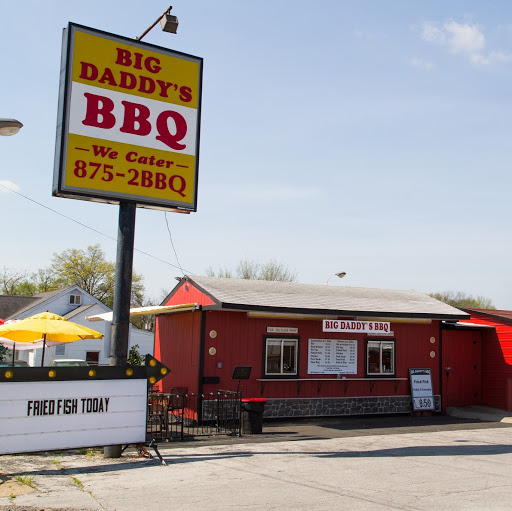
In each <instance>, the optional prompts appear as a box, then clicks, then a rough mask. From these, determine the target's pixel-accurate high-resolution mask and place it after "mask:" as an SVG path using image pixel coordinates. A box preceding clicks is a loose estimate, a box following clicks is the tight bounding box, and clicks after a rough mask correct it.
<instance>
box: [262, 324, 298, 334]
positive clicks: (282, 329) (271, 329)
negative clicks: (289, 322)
mask: <svg viewBox="0 0 512 511" xmlns="http://www.w3.org/2000/svg"><path fill="white" fill-rule="evenodd" d="M298 333H299V329H298V328H293V327H287V326H268V327H267V334H298Z"/></svg>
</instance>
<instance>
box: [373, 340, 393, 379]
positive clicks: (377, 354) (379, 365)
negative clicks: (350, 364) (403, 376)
mask: <svg viewBox="0 0 512 511" xmlns="http://www.w3.org/2000/svg"><path fill="white" fill-rule="evenodd" d="M366 374H367V375H368V376H391V375H394V374H395V341H390V340H382V341H378V340H373V339H372V340H371V341H367V342H366Z"/></svg>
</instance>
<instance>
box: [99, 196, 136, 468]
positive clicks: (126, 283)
mask: <svg viewBox="0 0 512 511" xmlns="http://www.w3.org/2000/svg"><path fill="white" fill-rule="evenodd" d="M135 211H136V206H135V203H133V202H120V203H119V230H118V235H117V255H116V279H115V287H114V307H113V314H112V338H111V340H110V365H111V366H125V365H126V362H127V360H128V335H129V332H130V301H131V293H132V272H133V246H134V239H135ZM121 453H122V446H121V445H108V446H105V449H104V456H105V458H120V457H121Z"/></svg>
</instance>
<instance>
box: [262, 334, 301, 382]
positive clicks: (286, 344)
mask: <svg viewBox="0 0 512 511" xmlns="http://www.w3.org/2000/svg"><path fill="white" fill-rule="evenodd" d="M298 349H299V340H298V339H290V338H284V339H277V338H273V337H268V338H266V339H265V361H264V363H265V376H294V375H297V358H298Z"/></svg>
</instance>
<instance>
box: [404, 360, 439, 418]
mask: <svg viewBox="0 0 512 511" xmlns="http://www.w3.org/2000/svg"><path fill="white" fill-rule="evenodd" d="M409 378H410V380H411V399H412V409H413V411H418V410H434V409H435V405H434V392H433V391H432V374H431V371H430V369H429V368H426V369H410V368H409Z"/></svg>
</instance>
